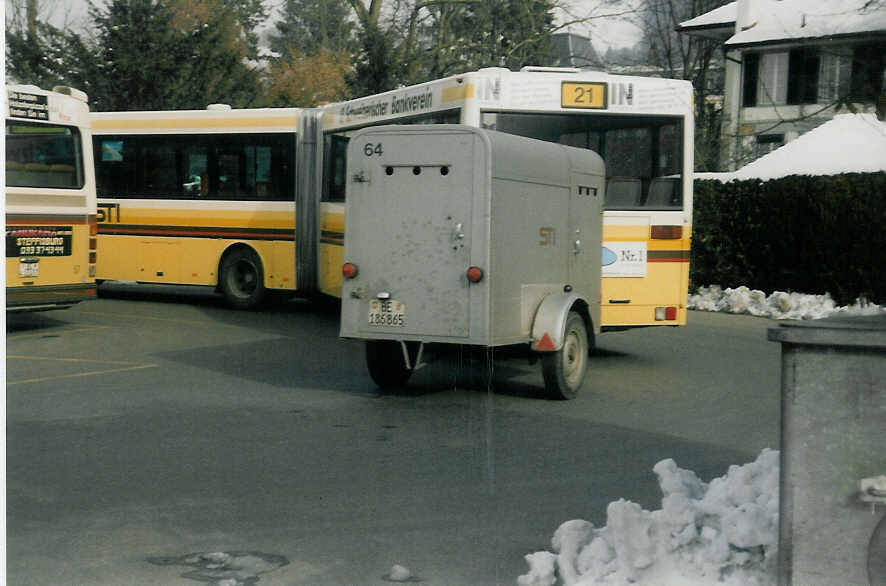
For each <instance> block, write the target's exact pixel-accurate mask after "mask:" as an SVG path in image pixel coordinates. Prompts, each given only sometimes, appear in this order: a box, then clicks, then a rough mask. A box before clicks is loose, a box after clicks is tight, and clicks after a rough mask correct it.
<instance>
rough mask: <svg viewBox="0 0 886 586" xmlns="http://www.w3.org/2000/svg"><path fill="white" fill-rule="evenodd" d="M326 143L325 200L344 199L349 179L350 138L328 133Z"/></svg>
mask: <svg viewBox="0 0 886 586" xmlns="http://www.w3.org/2000/svg"><path fill="white" fill-rule="evenodd" d="M326 138H327V141H328V142H327V145H326V172H325V173H324V185H323V196H324V197H323V201H344V200H345V183H346V180H347V173H348V170H347V165H346V162H347V155H348V142H349V141H350V138H348V137H347V136H342V135H335V134H333V135H328V136H327V137H326Z"/></svg>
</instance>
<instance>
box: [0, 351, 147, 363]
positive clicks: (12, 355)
mask: <svg viewBox="0 0 886 586" xmlns="http://www.w3.org/2000/svg"><path fill="white" fill-rule="evenodd" d="M6 357H7V358H16V359H18V360H54V361H56V362H91V363H94V364H122V365H125V366H135V365H138V364H140V363H138V362H133V361H131V360H96V359H95V358H58V357H55V356H27V355H24V354H9V355H7V356H6Z"/></svg>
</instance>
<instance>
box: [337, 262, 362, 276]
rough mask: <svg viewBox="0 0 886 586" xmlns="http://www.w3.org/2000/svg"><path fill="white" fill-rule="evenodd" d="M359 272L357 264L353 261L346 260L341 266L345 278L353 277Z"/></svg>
mask: <svg viewBox="0 0 886 586" xmlns="http://www.w3.org/2000/svg"><path fill="white" fill-rule="evenodd" d="M359 272H360V271H359V270H358V269H357V265H355V264H354V263H352V262H346V263H345V264H343V265H342V266H341V274H342V276H343V277H344V278H345V279H353V278H354V277H356V276H357V273H359Z"/></svg>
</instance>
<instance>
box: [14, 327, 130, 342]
mask: <svg viewBox="0 0 886 586" xmlns="http://www.w3.org/2000/svg"><path fill="white" fill-rule="evenodd" d="M111 327H113V326H88V327H83V328H72V329H70V330H65V329H61V330H44V331H41V332H35V333H33V334H13V335H11V336H7V339H10V340H18V339H19V338H42V337H44V336H51V335H53V333H54V332H58V333H60V334H67V333H69V332H91V331H92V330H106V329H108V328H111Z"/></svg>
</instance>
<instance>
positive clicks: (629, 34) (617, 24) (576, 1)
mask: <svg viewBox="0 0 886 586" xmlns="http://www.w3.org/2000/svg"><path fill="white" fill-rule="evenodd" d="M39 1H40V5H41V16H43V17H44V18H45V17H46V16H48V17H49V20H50V22H51V23H52V24H54V25H55V26H58V27H63V26H64V25H65V24H70V25H71V26H72V27H74V28H76V27H77V26H82V25H83V23H85V22H86V19H87V7H88V2H87V0H39ZM558 1H559V3H560V4H562V5H563V6H564V7H565V8H566V10H565V11H563V10H558V11H557V18H558V22H559V23H566V22H570V21H574V20H576V19H580V18H588V17H590V20H588V21H587V22H586V23H579V24H575V25H572V26H570V27H569V30H570V32H573V33H576V34H582V35H585V36H590V37H591V39H592V42H593V44H594V47H595V48H596V49H597V50H598V51H601V52H602V51H605V50H606V49H607V48H608V47H614V48H621V47H630V46H632V45H634V44H635V43H636V42H637V41H638V40H639V39H640V30H639V29H638V28H637V27H636V26H635V25H633V24H630V23H629V22H627V18H626V17H625V16H615V15H618V14H619V13H622V12H624V11H625V10H626V9H629V8H630V3H631V2H633V1H634V0H624V1H623V2H621V4H622V7H621V8H620V7H615V8H602V7H600V4H601V3H602V1H601V0H558ZM603 1H607V2H609V1H611V0H603ZM4 2H5V4H6V10H9V9H10V6H12V5H13V4H14V3H21V2H22V0H4ZM265 3H266V4H267V5H268V6H269V7H271V6H273V5H279V4H282V0H265ZM609 15H613V16H609Z"/></svg>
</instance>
